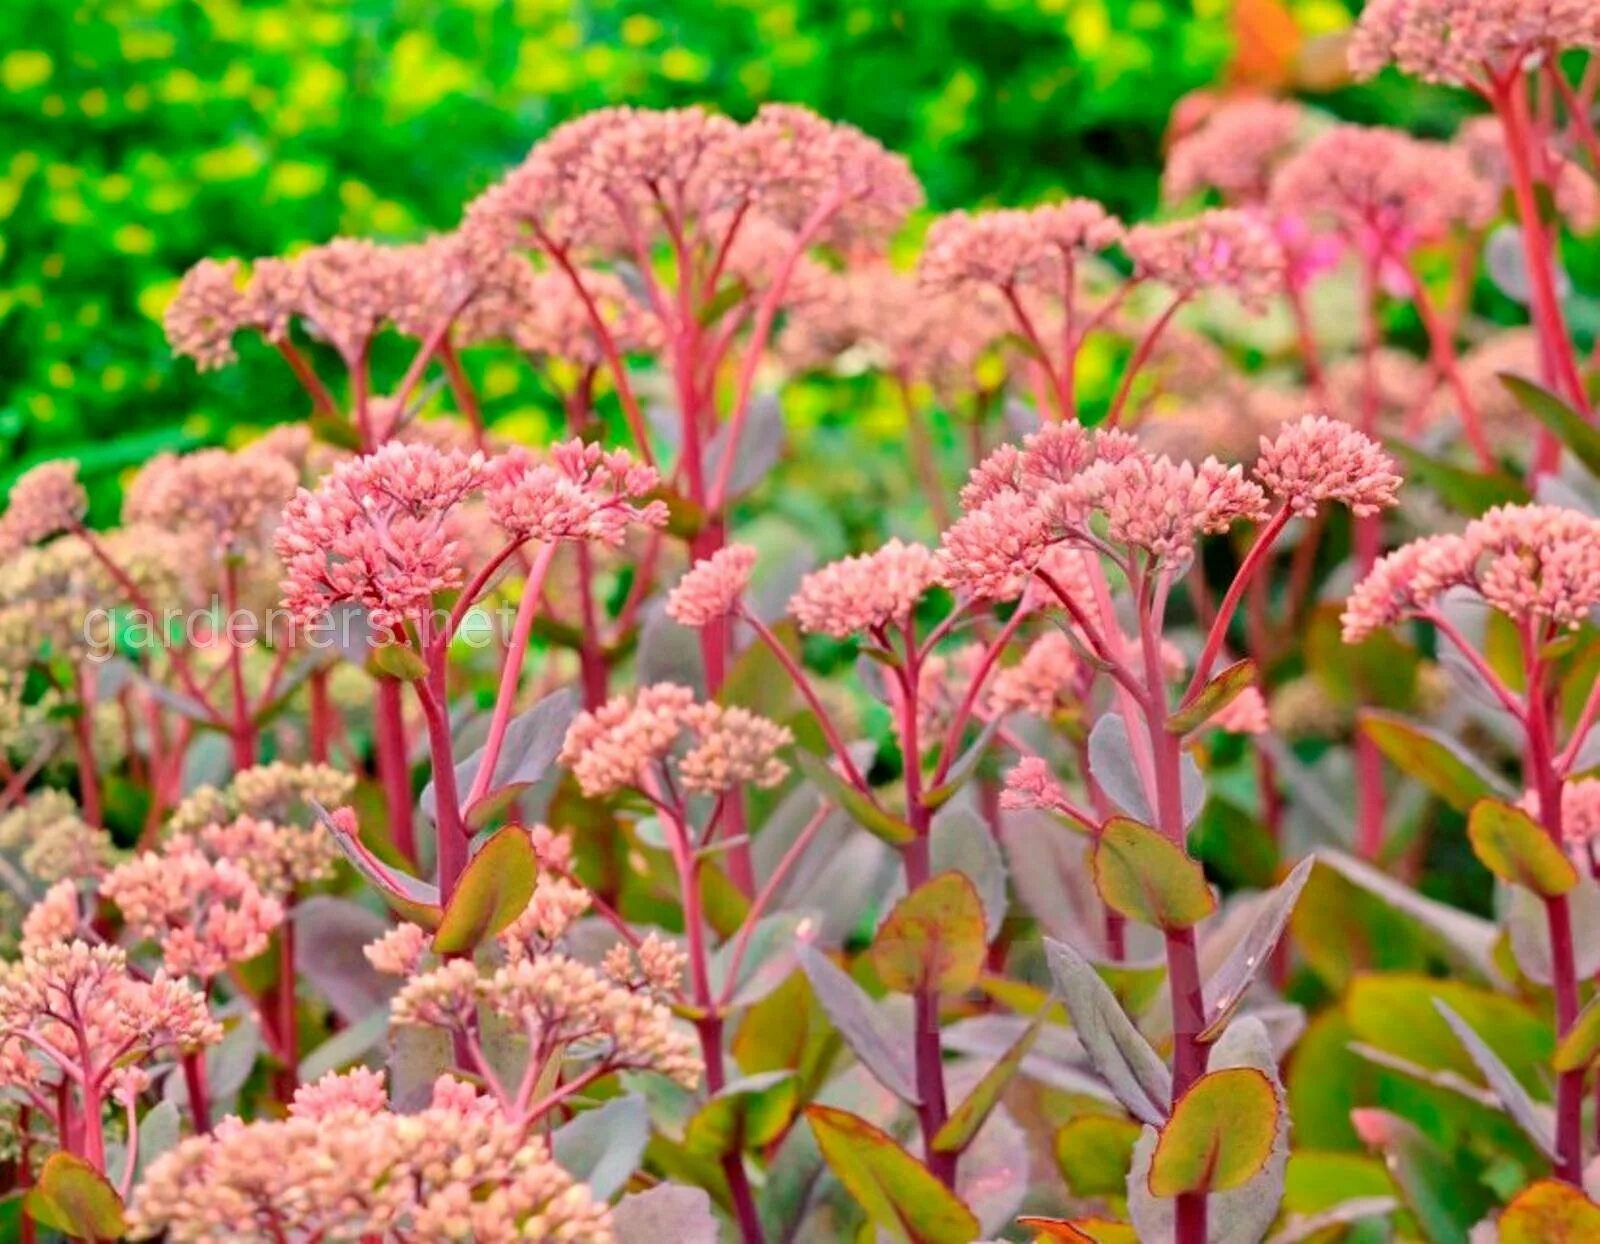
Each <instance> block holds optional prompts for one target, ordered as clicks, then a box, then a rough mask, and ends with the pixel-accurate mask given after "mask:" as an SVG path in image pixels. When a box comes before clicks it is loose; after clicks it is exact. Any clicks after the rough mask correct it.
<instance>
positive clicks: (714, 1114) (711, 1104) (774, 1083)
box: [683, 1071, 800, 1158]
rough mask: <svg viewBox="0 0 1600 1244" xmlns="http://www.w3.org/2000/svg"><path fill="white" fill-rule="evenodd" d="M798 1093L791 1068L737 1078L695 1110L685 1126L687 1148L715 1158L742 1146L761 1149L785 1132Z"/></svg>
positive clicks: (685, 1146) (684, 1142) (685, 1144)
mask: <svg viewBox="0 0 1600 1244" xmlns="http://www.w3.org/2000/svg"><path fill="white" fill-rule="evenodd" d="M799 1093H800V1086H799V1084H798V1083H797V1082H796V1081H795V1077H794V1073H793V1072H791V1071H768V1072H763V1073H762V1074H760V1075H753V1076H746V1077H745V1078H744V1079H742V1080H735V1081H733V1082H732V1083H731V1084H728V1085H725V1086H724V1087H723V1089H722V1091H721V1092H719V1093H717V1094H716V1095H715V1096H714V1097H712V1098H711V1099H710V1100H709V1101H708V1102H706V1104H705V1105H703V1106H701V1107H700V1109H699V1110H697V1111H695V1113H694V1117H692V1118H691V1119H690V1120H689V1124H688V1127H687V1128H686V1129H685V1130H684V1136H683V1145H684V1148H685V1149H687V1150H688V1151H689V1152H690V1153H696V1154H707V1155H709V1156H711V1157H716V1158H720V1157H721V1156H722V1155H723V1154H725V1153H737V1152H738V1151H739V1150H741V1149H759V1148H761V1147H762V1146H763V1145H766V1144H769V1143H771V1142H772V1141H774V1140H776V1139H777V1138H778V1137H779V1136H781V1135H782V1134H783V1131H784V1129H785V1128H786V1127H788V1125H789V1120H790V1119H791V1118H792V1117H793V1116H794V1108H795V1104H796V1102H797V1100H798V1098H799Z"/></svg>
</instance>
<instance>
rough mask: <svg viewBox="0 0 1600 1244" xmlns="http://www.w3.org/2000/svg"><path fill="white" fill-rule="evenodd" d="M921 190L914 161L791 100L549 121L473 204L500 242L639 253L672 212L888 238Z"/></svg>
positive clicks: (682, 221) (477, 226)
mask: <svg viewBox="0 0 1600 1244" xmlns="http://www.w3.org/2000/svg"><path fill="white" fill-rule="evenodd" d="M921 201H922V193H921V189H920V187H919V186H918V185H917V182H916V179H915V178H914V177H913V176H912V174H911V171H910V169H909V167H908V166H907V165H906V162H905V161H904V160H903V159H902V158H901V157H899V156H895V155H892V154H890V153H889V152H887V151H885V150H884V149H883V148H882V147H881V146H879V145H878V144H877V143H875V142H873V141H872V140H871V139H870V138H868V137H866V135H864V134H862V133H861V132H860V131H859V130H855V129H853V128H851V127H850V126H846V125H836V124H833V123H831V122H828V121H825V120H823V119H822V118H821V117H818V116H816V115H815V114H814V113H811V112H808V111H806V110H805V109H802V108H797V107H794V106H791V105H784V104H768V105H766V106H764V107H763V108H762V109H761V110H760V111H759V112H758V113H757V114H756V116H755V118H754V119H753V120H752V121H750V122H749V123H748V124H745V125H739V124H736V123H735V122H733V121H730V120H728V119H727V118H725V117H719V116H716V115H714V114H712V113H709V112H707V111H705V110H704V109H701V108H682V109H674V110H667V111H650V110H646V109H638V108H608V109H601V110H599V111H596V112H591V113H588V114H586V115H585V116H583V117H580V118H578V119H577V120H575V121H571V122H568V123H567V124H566V125H563V126H560V127H559V128H557V129H556V130H554V131H553V132H552V133H551V134H550V135H549V136H548V137H546V138H545V139H544V140H543V141H542V142H540V143H539V144H538V145H537V146H536V147H534V149H533V150H532V151H531V152H530V153H529V155H528V157H527V159H526V160H524V161H523V163H522V164H521V165H519V166H518V167H517V168H515V169H513V170H512V171H511V173H509V174H508V175H507V176H506V178H505V179H504V180H503V181H502V182H501V183H500V184H499V185H496V186H494V187H492V188H491V189H490V190H489V191H487V192H486V193H485V194H483V195H482V196H480V197H479V199H478V200H477V201H476V202H474V203H473V204H472V205H471V206H470V207H469V208H468V212H467V221H466V225H465V228H466V231H467V232H468V233H469V235H471V236H473V237H475V238H480V239H484V240H485V241H487V242H488V243H489V244H490V245H492V246H506V245H515V244H516V243H517V242H518V241H519V239H521V238H522V237H523V234H524V230H527V231H529V232H531V235H532V240H533V241H534V243H535V244H536V245H537V246H539V247H540V248H541V249H545V250H550V251H559V252H563V253H564V252H565V251H566V250H567V249H568V248H571V247H574V246H578V247H583V248H587V249H592V250H596V251H601V252H608V253H611V254H613V255H616V256H618V257H621V256H626V257H628V258H630V259H632V258H635V257H636V256H637V255H638V253H639V252H640V250H641V248H643V247H646V246H647V245H648V242H649V241H650V240H653V239H654V238H656V237H657V236H658V234H660V233H661V231H662V230H663V227H664V224H665V222H672V223H673V225H674V226H675V227H677V228H678V229H679V230H680V232H682V231H688V230H690V229H692V228H694V227H695V226H696V224H698V226H699V227H700V228H701V229H703V230H706V231H707V232H709V233H711V234H712V235H715V236H721V235H722V234H724V233H726V231H727V228H728V226H729V225H730V224H731V223H732V222H733V221H735V220H738V219H740V218H742V217H744V216H746V215H754V216H758V217H762V218H765V219H766V220H768V221H770V222H773V223H775V224H777V225H779V226H781V227H783V228H785V229H788V230H795V231H800V230H802V229H809V230H812V231H813V232H815V233H816V234H817V235H818V236H817V240H822V241H830V242H833V243H835V244H846V243H859V242H862V241H876V240H881V238H882V237H884V236H885V235H886V234H887V233H889V232H891V231H892V230H893V229H894V228H896V227H898V225H899V223H900V222H901V221H902V220H903V219H904V218H905V216H906V214H907V213H908V212H909V211H911V210H912V209H913V208H915V207H916V206H917V205H918V204H919V203H920V202H921Z"/></svg>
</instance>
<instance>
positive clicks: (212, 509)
mask: <svg viewBox="0 0 1600 1244" xmlns="http://www.w3.org/2000/svg"><path fill="white" fill-rule="evenodd" d="M297 482H298V476H297V473H296V471H295V469H294V467H293V466H292V465H291V464H290V463H289V462H288V460H287V459H285V458H282V457H280V456H279V455H277V454H275V453H271V452H262V451H259V450H254V449H247V450H245V451H243V452H241V453H229V452H228V451H227V450H225V449H202V450H200V451H198V452H196V453H192V454H184V455H182V456H179V455H175V454H158V455H157V456H156V457H154V458H152V459H150V461H149V462H147V463H146V464H145V465H144V466H143V467H142V468H141V469H140V471H139V474H138V475H137V476H135V477H134V479H133V481H132V483H131V484H129V486H128V490H127V493H126V494H125V496H124V499H123V506H122V518H123V521H124V522H125V523H148V524H150V525H151V526H153V527H159V528H163V529H165V530H168V531H172V532H175V533H178V534H180V535H183V536H187V537H191V538H193V540H194V542H195V545H196V547H198V548H200V549H203V550H206V551H207V552H214V553H215V554H217V555H219V556H220V555H228V554H239V553H244V552H253V551H255V550H258V549H262V548H266V547H269V546H270V544H271V538H272V532H273V530H274V529H275V528H276V527H277V525H278V520H279V518H280V517H281V515H282V513H283V508H284V506H285V505H287V504H288V503H289V500H290V499H291V498H292V497H293V496H294V493H295V486H296V483H297Z"/></svg>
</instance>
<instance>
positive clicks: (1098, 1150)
mask: <svg viewBox="0 0 1600 1244" xmlns="http://www.w3.org/2000/svg"><path fill="white" fill-rule="evenodd" d="M1140 1130H1141V1129H1140V1127H1139V1124H1137V1123H1135V1122H1134V1121H1133V1120H1132V1119H1119V1118H1117V1117H1116V1116H1115V1115H1109V1114H1085V1115H1080V1116H1078V1117H1077V1118H1076V1119H1073V1120H1072V1121H1071V1122H1069V1123H1067V1124H1066V1125H1065V1126H1064V1127H1062V1129H1061V1130H1060V1131H1059V1132H1057V1133H1056V1165H1057V1166H1059V1167H1060V1168H1061V1178H1062V1179H1064V1180H1065V1181H1066V1184H1067V1188H1068V1189H1069V1190H1070V1191H1071V1192H1072V1194H1073V1195H1074V1196H1084V1197H1089V1196H1122V1195H1123V1193H1124V1192H1125V1191H1126V1189H1127V1186H1128V1168H1129V1167H1130V1166H1132V1165H1133V1146H1134V1143H1135V1142H1136V1141H1137V1140H1138V1139H1139V1132H1140Z"/></svg>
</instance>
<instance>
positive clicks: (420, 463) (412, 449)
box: [274, 443, 485, 628]
mask: <svg viewBox="0 0 1600 1244" xmlns="http://www.w3.org/2000/svg"><path fill="white" fill-rule="evenodd" d="M484 475H485V467H484V461H483V458H482V456H481V455H479V454H470V455H469V454H466V453H464V452H461V451H459V450H448V451H441V450H438V449H435V448H434V447H433V446H431V445H425V444H399V443H391V444H388V445H385V446H384V447H383V448H382V449H380V450H378V451H377V452H376V453H373V454H368V455H367V456H365V457H362V458H354V459H351V460H349V461H347V462H343V463H341V464H340V465H339V466H338V467H337V468H335V470H334V471H333V473H332V474H331V475H329V476H328V477H327V478H326V479H325V480H323V482H322V483H321V484H320V485H318V487H317V488H316V489H315V490H311V489H306V488H302V489H301V490H300V491H299V492H298V493H297V494H296V495H295V497H294V500H292V501H291V502H290V503H289V506H288V508H287V509H286V510H285V511H284V515H283V523H282V524H281V525H280V526H279V528H278V530H277V533H276V536H275V540H274V543H275V547H276V549H277V553H278V556H279V558H280V559H281V560H282V561H283V564H284V581H283V593H284V604H285V606H286V607H287V608H288V609H290V610H291V611H292V612H293V613H294V614H295V616H296V617H297V618H299V619H300V620H301V621H302V622H306V623H311V622H315V621H317V620H318V619H320V618H322V617H323V616H324V615H326V613H327V612H328V610H329V609H331V608H332V607H333V606H335V605H338V604H341V603H345V602H350V603H353V604H356V605H360V606H362V607H363V608H365V609H366V610H367V611H368V612H369V614H370V616H371V619H372V623H373V625H374V626H376V627H380V628H382V627H390V626H394V625H397V624H399V623H400V622H403V621H405V620H407V619H411V618H415V617H417V616H419V615H421V614H423V613H426V612H427V611H429V610H430V609H431V607H432V603H433V599H434V597H435V596H436V595H437V594H438V593H440V592H444V591H449V590H451V589H454V588H457V587H460V586H461V583H462V579H463V577H464V576H463V570H462V566H461V553H462V551H461V546H460V542H459V540H458V539H457V536H456V532H455V528H454V526H453V524H452V521H451V520H452V518H453V517H454V511H455V509H456V507H457V506H459V505H460V504H461V502H463V501H464V500H466V499H467V497H469V496H470V495H471V494H472V493H473V492H475V491H476V490H477V489H478V488H480V487H481V486H482V484H483V482H484Z"/></svg>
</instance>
